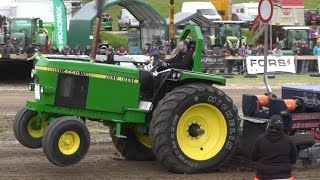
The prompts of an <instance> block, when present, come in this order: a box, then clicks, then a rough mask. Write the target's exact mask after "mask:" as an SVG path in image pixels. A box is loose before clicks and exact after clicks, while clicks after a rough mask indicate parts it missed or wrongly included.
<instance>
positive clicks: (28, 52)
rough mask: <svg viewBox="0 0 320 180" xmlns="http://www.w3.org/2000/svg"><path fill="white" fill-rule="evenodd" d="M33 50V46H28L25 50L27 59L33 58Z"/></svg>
mask: <svg viewBox="0 0 320 180" xmlns="http://www.w3.org/2000/svg"><path fill="white" fill-rule="evenodd" d="M35 52H36V51H35V49H34V46H33V45H32V44H29V45H28V47H27V48H26V50H25V53H26V54H27V57H28V58H29V57H31V56H33V54H34V53H35Z"/></svg>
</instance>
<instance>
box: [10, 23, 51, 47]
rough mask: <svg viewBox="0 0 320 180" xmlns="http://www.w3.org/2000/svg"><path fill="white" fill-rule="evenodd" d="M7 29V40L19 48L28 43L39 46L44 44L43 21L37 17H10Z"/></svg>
mask: <svg viewBox="0 0 320 180" xmlns="http://www.w3.org/2000/svg"><path fill="white" fill-rule="evenodd" d="M8 24H9V29H8V35H9V37H7V38H8V40H11V41H12V44H13V45H14V46H15V47H17V46H20V47H21V48H25V47H27V46H28V45H29V44H32V45H34V46H36V48H39V47H40V46H44V45H45V38H46V37H45V35H44V33H43V21H42V20H41V19H39V18H10V19H9V22H8Z"/></svg>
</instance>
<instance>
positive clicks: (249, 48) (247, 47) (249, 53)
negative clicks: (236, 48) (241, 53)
mask: <svg viewBox="0 0 320 180" xmlns="http://www.w3.org/2000/svg"><path fill="white" fill-rule="evenodd" d="M246 50H247V53H248V56H250V55H251V53H252V51H251V47H250V46H249V45H247V46H246Z"/></svg>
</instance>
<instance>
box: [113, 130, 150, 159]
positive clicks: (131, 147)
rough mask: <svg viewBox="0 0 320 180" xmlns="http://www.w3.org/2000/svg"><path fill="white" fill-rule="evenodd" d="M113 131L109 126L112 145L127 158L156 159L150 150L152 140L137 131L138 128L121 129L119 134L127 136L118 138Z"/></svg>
mask: <svg viewBox="0 0 320 180" xmlns="http://www.w3.org/2000/svg"><path fill="white" fill-rule="evenodd" d="M115 133H116V130H115V129H114V128H110V130H109V134H110V137H111V138H112V142H113V144H114V146H115V147H116V148H117V150H118V151H119V152H120V153H121V155H122V156H123V157H125V158H126V159H127V160H134V161H153V160H156V157H155V155H154V154H153V152H152V142H151V138H150V137H149V136H147V135H144V134H142V133H139V132H138V130H135V129H134V128H123V129H121V134H122V135H124V136H126V137H127V138H118V137H116V136H115V135H116V134H115Z"/></svg>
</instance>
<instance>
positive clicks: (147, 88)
mask: <svg viewBox="0 0 320 180" xmlns="http://www.w3.org/2000/svg"><path fill="white" fill-rule="evenodd" d="M154 82H155V77H154V76H153V74H152V73H151V72H150V71H148V70H145V69H140V83H141V86H140V97H141V100H143V101H150V100H151V98H152V95H153V84H154Z"/></svg>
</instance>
